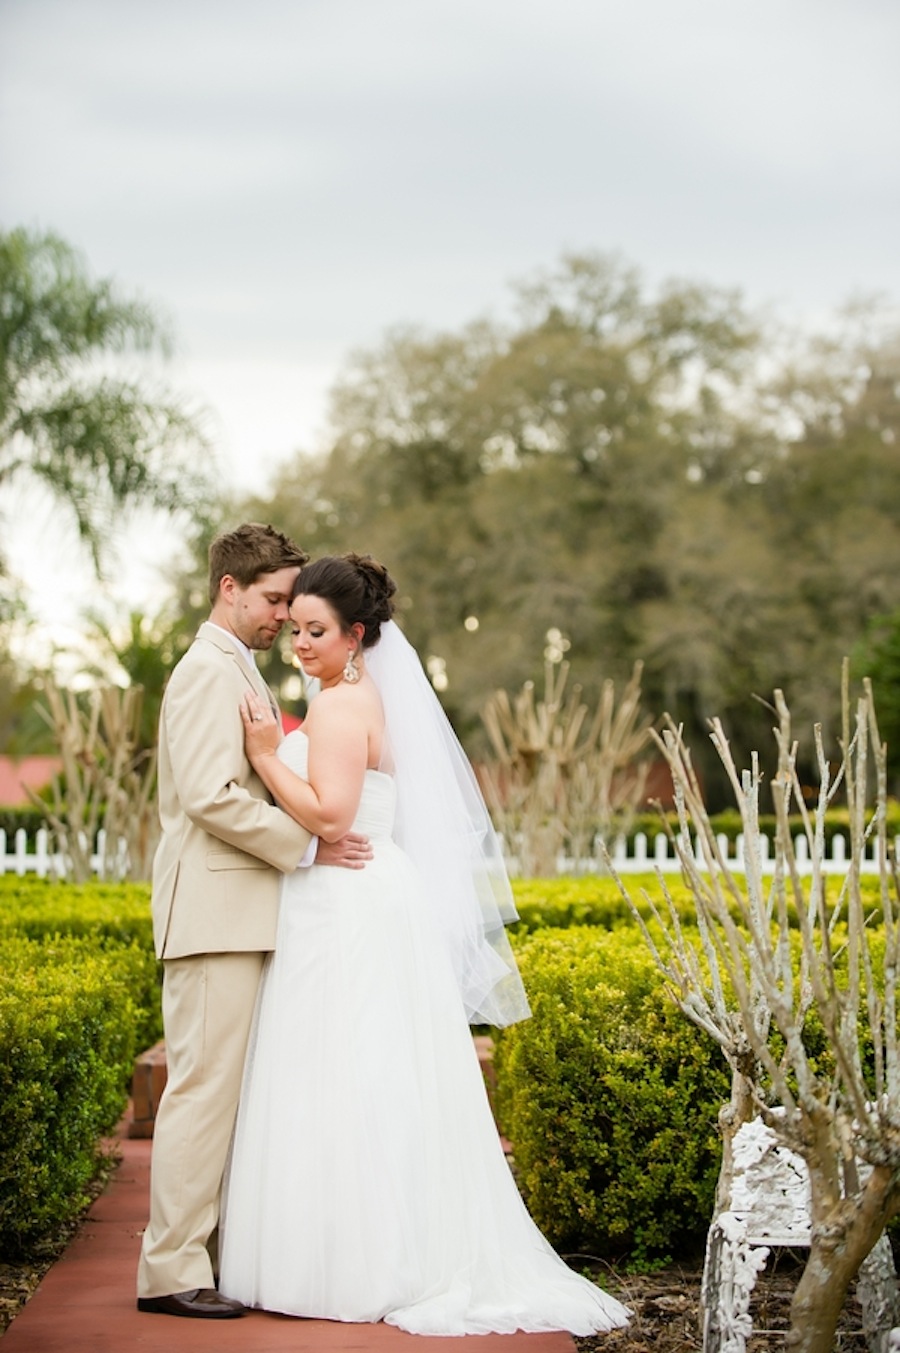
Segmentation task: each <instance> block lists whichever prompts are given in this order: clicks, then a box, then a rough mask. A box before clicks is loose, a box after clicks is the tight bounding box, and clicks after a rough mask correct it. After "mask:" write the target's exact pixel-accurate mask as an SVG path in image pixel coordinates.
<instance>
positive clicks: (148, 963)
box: [0, 874, 162, 1050]
mask: <svg viewBox="0 0 900 1353" xmlns="http://www.w3.org/2000/svg"><path fill="white" fill-rule="evenodd" d="M14 935H21V936H24V937H26V938H28V939H32V940H48V941H54V942H55V941H56V940H57V939H58V938H59V937H60V936H70V937H72V938H80V939H84V940H90V941H92V944H93V947H94V948H95V949H96V950H97V951H99V952H109V953H114V952H118V951H120V950H122V949H123V948H124V949H125V950H128V951H132V950H133V953H131V952H129V953H128V954H127V955H123V959H122V961H123V963H124V964H126V966H127V968H128V971H129V974H130V980H131V981H132V982H133V984H134V985H133V988H132V992H131V994H132V997H133V999H134V1002H135V1006H136V1009H137V1011H138V1039H139V1040H140V1046H139V1050H140V1049H143V1048H147V1047H150V1046H151V1045H152V1044H153V1043H155V1042H156V1041H157V1040H158V1039H159V1038H161V1037H162V1013H161V1009H160V998H159V993H160V986H161V981H162V972H161V964H159V963H158V962H157V961H156V959H155V957H154V953H153V922H152V919H151V915H150V887H149V884H145V883H100V882H93V883H84V884H74V883H61V882H58V881H53V880H48V879H39V878H35V877H33V876H28V875H26V876H25V877H24V878H18V877H16V876H14V875H11V874H6V875H3V876H2V877H0V944H2V943H3V942H4V940H5V939H6V937H8V936H10V937H11V936H14ZM89 948H90V946H89ZM89 948H88V950H86V951H85V952H88V951H89Z"/></svg>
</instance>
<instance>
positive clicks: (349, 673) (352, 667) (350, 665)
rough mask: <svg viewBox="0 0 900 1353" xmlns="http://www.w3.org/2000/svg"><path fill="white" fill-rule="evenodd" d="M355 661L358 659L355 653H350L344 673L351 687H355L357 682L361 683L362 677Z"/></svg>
mask: <svg viewBox="0 0 900 1353" xmlns="http://www.w3.org/2000/svg"><path fill="white" fill-rule="evenodd" d="M355 659H356V654H355V653H348V654H347V663H346V666H345V667H344V671H343V677H344V680H345V681H346V682H348V683H349V684H350V685H351V686H355V685H356V683H357V681H359V678H360V676H361V675H362V673H361V672H360V670H359V668H358V667H357V665H356V661H355Z"/></svg>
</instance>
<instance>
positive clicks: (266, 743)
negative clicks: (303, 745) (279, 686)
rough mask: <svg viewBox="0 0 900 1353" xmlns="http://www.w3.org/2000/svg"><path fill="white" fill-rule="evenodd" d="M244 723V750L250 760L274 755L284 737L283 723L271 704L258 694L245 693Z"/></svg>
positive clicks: (242, 702) (242, 705)
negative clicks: (277, 717)
mask: <svg viewBox="0 0 900 1353" xmlns="http://www.w3.org/2000/svg"><path fill="white" fill-rule="evenodd" d="M240 711H241V719H242V721H243V724H244V750H245V751H246V753H247V758H248V760H249V761H251V762H252V761H254V760H255V759H257V758H258V757H262V756H272V755H273V754H274V753H275V750H276V749H277V747H278V744H279V742H280V741H281V738H282V731H281V725H280V724H279V722H278V720H277V719H276V718H275V715H274V714H273V712H272V710H271V708H270V707H269V704H268V702H267V701H265V700H261V699H260V698H259V696H258V695H251V694H248V695H245V696H244V698H243V700H242V701H241V704H240Z"/></svg>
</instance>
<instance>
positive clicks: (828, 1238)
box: [784, 1166, 897, 1353]
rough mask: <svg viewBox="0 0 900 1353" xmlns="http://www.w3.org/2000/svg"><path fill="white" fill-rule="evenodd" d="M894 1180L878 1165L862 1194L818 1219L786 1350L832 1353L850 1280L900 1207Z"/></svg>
mask: <svg viewBox="0 0 900 1353" xmlns="http://www.w3.org/2000/svg"><path fill="white" fill-rule="evenodd" d="M892 1179H893V1172H892V1171H891V1170H890V1169H888V1168H887V1167H886V1166H876V1167H875V1168H874V1169H873V1171H872V1173H871V1175H870V1176H869V1179H868V1181H867V1183H866V1187H865V1189H864V1190H863V1192H862V1195H861V1197H859V1198H858V1199H850V1198H845V1199H842V1201H841V1203H840V1204H839V1206H838V1207H837V1208H835V1209H833V1211H832V1213H831V1215H830V1216H828V1217H826V1218H823V1219H822V1220H820V1221H818V1222H814V1223H813V1228H812V1236H811V1244H810V1250H809V1259H808V1260H807V1262H806V1267H805V1268H804V1270H803V1274H802V1276H801V1278H800V1281H799V1283H798V1284H797V1288H796V1291H795V1292H794V1296H793V1300H792V1301H791V1328H790V1331H789V1333H788V1336H787V1338H786V1339H785V1344H784V1346H785V1350H787V1353H831V1351H832V1348H833V1347H834V1334H835V1330H836V1329H837V1323H838V1320H839V1319H840V1315H841V1311H842V1310H843V1308H844V1302H845V1300H846V1297H847V1291H848V1289H849V1287H850V1284H851V1282H852V1281H853V1279H854V1278H855V1277H856V1274H857V1272H858V1270H859V1266H860V1264H861V1263H862V1261H863V1260H864V1259H865V1257H866V1255H867V1254H868V1253H869V1251H870V1250H871V1249H872V1246H873V1245H874V1244H875V1242H876V1241H877V1239H878V1237H879V1236H880V1235H881V1234H882V1232H883V1231H884V1228H885V1226H886V1224H887V1222H888V1221H889V1220H890V1218H891V1216H892V1215H893V1213H894V1212H895V1211H896V1208H897V1189H896V1187H892ZM814 1187H815V1186H814ZM814 1206H815V1204H814Z"/></svg>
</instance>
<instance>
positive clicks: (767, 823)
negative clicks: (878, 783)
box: [628, 799, 900, 843]
mask: <svg viewBox="0 0 900 1353" xmlns="http://www.w3.org/2000/svg"><path fill="white" fill-rule="evenodd" d="M666 819H667V821H668V822H669V823H670V824H671V826H672V828H673V830H675V831H676V832H677V831H678V819H677V816H676V814H675V813H667V814H666ZM790 821H791V834H792V835H793V836H795V837H796V836H800V835H801V834H802V831H803V824H802V821H801V819H800V817H799V816H797V815H796V814H795V815H794V816H793V817H792V818H791V820H790ZM710 823H711V825H712V829H713V831H714V832H716V833H717V834H720V835H724V836H727V837H728V839H729V841H734V840H735V839H736V838H737V837H738V836H739V835H740V833H741V832H742V831H743V830H744V827H743V823H742V822H741V815H740V812H739V811H738V809H737V808H725V809H723V810H722V812H720V813H713V814H711V815H710ZM775 824H776V819H775V814H774V813H760V815H759V825H760V830H761V831H762V832H764V833H765V834H766V835H767V836H768V837H769V838H770V839H771V840H773V841H774V839H775ZM662 830H664V829H663V826H662V822H661V820H660V815H659V813H658V812H656V811H655V810H652V811H648V812H643V813H639V814H638V816H637V817H636V818H635V820H634V822H633V823H632V826H631V830H630V831H629V833H628V837H629V840H633V838H634V836H635V834H636V833H637V832H643V833H644V835H645V836H647V837H648V838H649V839H650V840H652V838H653V837H654V836H658V835H659V833H660V832H661V831H662ZM887 832H888V836H889V837H891V838H893V837H895V836H900V801H898V800H897V799H889V800H888V805H887ZM835 836H843V837H844V839H845V840H846V841H847V842H848V843H849V840H850V817H849V810H848V809H846V808H830V809H829V810H828V813H827V814H826V817H825V840H826V841H827V842H829V843H830V842H831V840H832V838H833V837H835Z"/></svg>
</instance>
